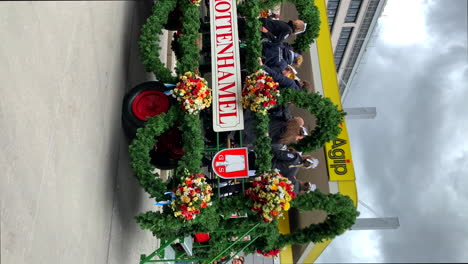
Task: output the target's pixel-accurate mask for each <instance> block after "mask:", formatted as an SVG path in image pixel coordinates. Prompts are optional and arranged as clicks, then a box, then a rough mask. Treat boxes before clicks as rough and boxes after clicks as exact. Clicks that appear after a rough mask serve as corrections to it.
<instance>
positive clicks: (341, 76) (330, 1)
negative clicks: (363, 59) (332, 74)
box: [327, 0, 386, 94]
mask: <svg viewBox="0 0 468 264" xmlns="http://www.w3.org/2000/svg"><path fill="white" fill-rule="evenodd" d="M380 2H386V1H385V0H327V13H328V15H329V20H330V18H333V19H332V20H333V24H332V26H331V28H330V31H331V40H332V47H333V50H334V55H335V64H336V67H337V74H338V81H339V84H340V94H343V91H344V89H345V87H346V86H347V85H348V80H349V77H350V75H351V73H352V71H353V68H354V67H355V66H357V64H358V63H356V62H357V58H358V57H359V54H360V51H361V48H362V47H363V43H364V42H365V39H366V38H368V37H370V36H369V34H368V32H369V30H370V31H372V27H371V24H372V21H373V20H374V19H376V18H377V17H378V16H380V13H379V12H376V10H377V7H378V6H379V3H380ZM356 5H358V12H357V15H356V17H355V20H354V21H349V20H348V21H347V16H348V15H349V14H355V13H353V12H351V9H353V10H356ZM336 6H338V8H336ZM349 31H351V33H350V34H348V33H347V32H349ZM346 36H349V38H347V41H345V39H346V38H342V39H341V40H340V37H346ZM339 58H341V59H339Z"/></svg>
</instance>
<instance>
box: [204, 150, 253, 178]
mask: <svg viewBox="0 0 468 264" xmlns="http://www.w3.org/2000/svg"><path fill="white" fill-rule="evenodd" d="M212 167H213V171H214V172H215V173H216V175H218V176H219V177H221V178H224V179H234V178H247V177H249V159H248V150H247V148H230V149H224V150H221V151H220V152H218V153H216V155H215V156H214V157H213V164H212Z"/></svg>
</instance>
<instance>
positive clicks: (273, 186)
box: [270, 184, 278, 191]
mask: <svg viewBox="0 0 468 264" xmlns="http://www.w3.org/2000/svg"><path fill="white" fill-rule="evenodd" d="M270 190H272V191H276V190H278V187H277V186H276V185H274V184H272V185H271V186H270Z"/></svg>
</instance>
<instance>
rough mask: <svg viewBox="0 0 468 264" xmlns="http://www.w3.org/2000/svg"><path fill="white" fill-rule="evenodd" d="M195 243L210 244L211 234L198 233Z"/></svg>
mask: <svg viewBox="0 0 468 264" xmlns="http://www.w3.org/2000/svg"><path fill="white" fill-rule="evenodd" d="M194 236H195V241H196V242H198V243H204V242H208V241H209V240H210V234H208V233H196V234H194Z"/></svg>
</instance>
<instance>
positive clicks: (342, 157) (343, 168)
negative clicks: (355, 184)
mask: <svg viewBox="0 0 468 264" xmlns="http://www.w3.org/2000/svg"><path fill="white" fill-rule="evenodd" d="M340 126H341V133H340V135H339V136H338V137H337V138H336V139H334V140H332V141H330V142H328V143H326V144H325V154H326V157H327V167H328V175H329V178H330V181H350V180H352V181H354V180H355V179H356V177H355V174H354V166H353V160H352V157H351V147H350V145H349V137H348V130H347V129H346V123H345V122H343V123H342V124H341V125H340Z"/></svg>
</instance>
